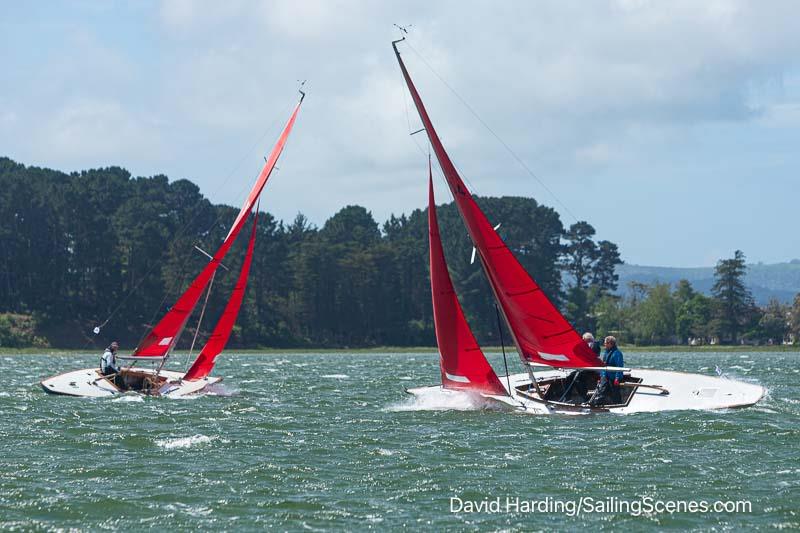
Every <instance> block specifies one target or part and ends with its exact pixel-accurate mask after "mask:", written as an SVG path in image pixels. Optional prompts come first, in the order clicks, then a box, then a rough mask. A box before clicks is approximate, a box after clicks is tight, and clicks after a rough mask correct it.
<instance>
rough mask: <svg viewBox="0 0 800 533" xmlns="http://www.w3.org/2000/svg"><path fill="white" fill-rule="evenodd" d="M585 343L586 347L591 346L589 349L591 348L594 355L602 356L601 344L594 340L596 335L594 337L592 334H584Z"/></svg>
mask: <svg viewBox="0 0 800 533" xmlns="http://www.w3.org/2000/svg"><path fill="white" fill-rule="evenodd" d="M583 342H585V343H586V345H587V346H589V348H591V349H592V351H593V352H594V353H596V354H597V355H600V350H601V348H600V342H599V341H596V340H594V335H592V334H591V332H589V331H587V332H586V333H584V334H583Z"/></svg>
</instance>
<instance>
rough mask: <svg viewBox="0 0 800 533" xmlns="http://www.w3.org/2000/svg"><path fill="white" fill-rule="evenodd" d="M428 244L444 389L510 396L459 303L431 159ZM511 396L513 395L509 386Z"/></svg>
mask: <svg viewBox="0 0 800 533" xmlns="http://www.w3.org/2000/svg"><path fill="white" fill-rule="evenodd" d="M428 173H429V174H428V242H429V255H430V276H431V299H432V303H433V324H434V328H435V330H436V344H437V346H438V347H439V370H440V372H441V375H442V387H444V388H451V389H462V390H477V391H481V392H485V393H489V394H497V395H503V396H505V395H506V390H505V389H504V388H503V384H502V383H501V382H500V379H499V378H498V377H497V374H496V373H495V371H494V369H493V368H492V366H491V365H490V364H489V361H487V360H486V356H485V355H484V354H483V351H482V350H481V347H480V346H479V345H478V342H477V341H476V340H475V336H474V335H473V333H472V330H471V329H470V327H469V324H467V320H466V318H465V317H464V311H463V310H462V309H461V304H460V303H459V301H458V296H457V295H456V292H455V289H454V288H453V282H452V280H451V279H450V273H449V272H448V271H447V263H446V261H445V258H444V250H443V249H442V241H441V237H440V236H439V223H438V221H437V218H436V202H435V201H434V197H433V174H432V172H431V168H430V160H428ZM508 395H511V388H510V386H509V391H508Z"/></svg>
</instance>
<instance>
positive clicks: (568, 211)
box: [406, 39, 578, 222]
mask: <svg viewBox="0 0 800 533" xmlns="http://www.w3.org/2000/svg"><path fill="white" fill-rule="evenodd" d="M406 44H407V45H408V47H409V48H410V49H411V50H412V51H413V52H414V53H415V54H416V55H417V56H418V57H419V58H420V59H421V60H422V62H423V63H425V66H427V67H428V69H429V70H430V71H431V72H432V73H433V74H434V75H435V76H436V77H437V78H439V81H441V82H442V83H443V84H444V86H445V87H447V88H448V89H449V90H450V92H451V93H453V95H454V96H455V97H456V98H458V100H459V101H460V102H461V103H462V104H463V105H464V107H466V108H467V110H469V112H470V113H472V115H473V116H474V117H475V118H476V119H477V120H478V122H480V123H481V125H483V127H484V128H486V130H487V131H489V133H491V134H492V136H493V137H494V138H495V139H497V141H498V142H499V143H500V144H501V145H502V146H503V148H505V149H506V151H507V152H508V153H509V154H511V156H512V157H513V158H514V159H516V161H517V163H519V164H520V165H521V166H522V168H523V169H525V171H526V172H527V173H528V174H529V175H530V176H531V177H532V178H533V179H535V180H536V181H537V182H538V183H539V185H541V186H542V188H543V189H544V190H545V191H547V193H548V194H549V195H550V196H551V197H552V198H553V199H554V200H555V201H556V202H557V203H558V205H560V206H561V208H562V209H563V210H564V212H565V213H567V214H568V215H569V216H570V217H572V218H573V219H574V220H575V221H576V222H577V221H578V217H576V216H575V215H574V214H573V213H572V211H570V209H569V208H568V207H567V206H566V204H564V202H562V201H561V200H560V199H559V197H558V196H557V195H556V194H555V193H554V192H553V191H552V190H550V188H549V187H548V186H547V185H546V184H545V183H544V181H542V180H541V179H540V178H539V176H537V175H536V173H535V172H534V171H533V170H531V168H530V167H529V166H528V165H527V164H526V163H525V161H523V160H522V158H520V157H519V156H518V155H517V154H516V152H514V150H513V149H512V148H511V147H510V146H509V145H508V143H506V142H505V141H504V140H503V139H502V138H501V137H500V136H499V135H498V134H497V133H496V132H495V131H494V130H493V129H492V128H491V127H490V126H489V125H488V124H487V123H486V121H484V120H483V119H482V118H481V117H480V115H478V113H477V111H475V109H474V108H473V107H472V106H471V105H469V103H468V102H467V101H466V100H465V99H464V98H462V97H461V95H460V94H459V93H458V92H456V90H455V89H454V88H453V87H451V86H450V84H449V83H447V82H446V81H445V79H444V78H443V77H442V76H440V75H439V73H438V72H437V71H436V69H434V68H433V66H432V65H431V64H430V63H428V61H427V60H426V59H425V57H424V56H423V55H422V54H421V53H420V52H418V51H417V49H416V48H414V47H413V46H412V45H411V43H410V42H409V40H408V39H406ZM459 172H460V171H459Z"/></svg>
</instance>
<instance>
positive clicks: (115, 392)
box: [41, 368, 222, 398]
mask: <svg viewBox="0 0 800 533" xmlns="http://www.w3.org/2000/svg"><path fill="white" fill-rule="evenodd" d="M123 373H127V374H128V375H130V376H131V378H136V379H140V378H142V379H143V378H152V377H154V376H155V370H154V369H150V368H133V369H131V368H123ZM158 376H159V380H158V383H157V387H154V388H153V389H152V392H151V394H155V395H159V396H169V397H172V398H177V397H181V396H187V395H189V394H194V393H197V392H200V391H202V390H203V389H204V388H206V387H207V386H208V385H211V384H213V383H219V382H220V381H222V378H216V377H208V378H205V379H198V380H195V381H182V380H181V378H183V373H182V372H173V371H171V370H162V371H161V372H159V374H158ZM41 385H42V388H43V389H44V390H45V391H47V392H49V393H51V394H63V395H66V396H80V397H83V398H106V397H110V396H119V395H120V394H125V393H126V392H140V393H141V391H137V390H132V389H128V390H121V389H120V388H119V387H117V386H116V385H115V384H114V383H113V382H112V380H110V379H108V378H106V377H104V376H103V375H101V374H100V371H99V370H98V369H97V368H84V369H83V370H74V371H72V372H67V373H66V374H59V375H57V376H53V377H49V378H47V379H45V380H43V381H42V383H41Z"/></svg>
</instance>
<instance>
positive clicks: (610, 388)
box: [589, 335, 625, 406]
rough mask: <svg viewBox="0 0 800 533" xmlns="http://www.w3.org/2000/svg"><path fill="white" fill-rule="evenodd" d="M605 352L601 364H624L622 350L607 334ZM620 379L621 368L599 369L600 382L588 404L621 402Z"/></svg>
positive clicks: (620, 365)
mask: <svg viewBox="0 0 800 533" xmlns="http://www.w3.org/2000/svg"><path fill="white" fill-rule="evenodd" d="M603 346H604V347H605V352H603V364H604V365H605V366H616V367H620V368H621V367H623V366H625V361H624V360H623V358H622V352H621V351H620V350H619V348H618V347H617V339H616V338H614V337H613V336H611V335H609V336H608V337H606V338H605V342H603ZM621 381H622V371H621V370H601V371H600V383H599V384H598V385H597V390H596V391H595V393H594V396H593V397H592V399H591V401H590V402H589V405H593V406H595V405H597V406H599V405H605V404H608V403H611V404H619V403H622V394H621V391H620V386H619V384H620V382H621Z"/></svg>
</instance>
